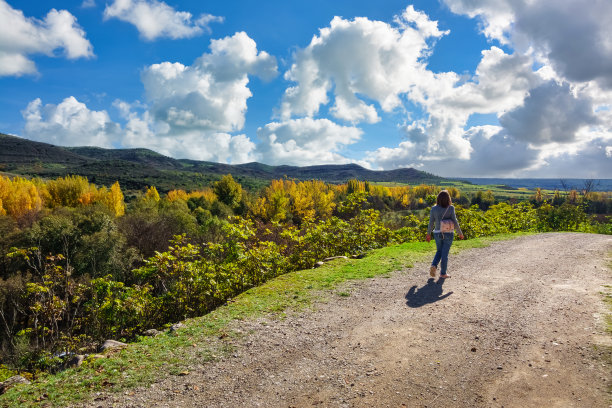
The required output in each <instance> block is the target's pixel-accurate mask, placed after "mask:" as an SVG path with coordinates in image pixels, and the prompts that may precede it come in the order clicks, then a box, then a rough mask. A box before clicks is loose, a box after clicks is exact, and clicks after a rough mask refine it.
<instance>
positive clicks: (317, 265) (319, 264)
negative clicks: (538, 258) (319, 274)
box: [314, 261, 325, 268]
mask: <svg viewBox="0 0 612 408" xmlns="http://www.w3.org/2000/svg"><path fill="white" fill-rule="evenodd" d="M323 265H325V263H324V262H321V261H319V262H317V263H316V264H315V265H314V267H315V268H318V267H320V266H323Z"/></svg>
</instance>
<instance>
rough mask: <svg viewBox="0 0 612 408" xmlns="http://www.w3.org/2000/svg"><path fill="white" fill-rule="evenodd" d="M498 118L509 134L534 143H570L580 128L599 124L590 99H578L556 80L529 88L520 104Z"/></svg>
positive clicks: (565, 85)
mask: <svg viewBox="0 0 612 408" xmlns="http://www.w3.org/2000/svg"><path fill="white" fill-rule="evenodd" d="M499 121H500V123H501V125H502V126H503V127H504V128H506V130H507V131H508V133H509V134H510V135H511V136H512V137H514V138H515V139H517V140H523V141H526V142H529V143H531V144H533V145H541V144H546V143H554V142H557V143H568V142H573V141H575V140H576V137H577V133H578V131H579V130H580V129H581V128H584V127H586V126H592V125H596V124H597V123H598V120H597V117H596V116H595V114H594V112H593V104H592V102H591V101H590V100H589V99H587V98H577V97H576V96H574V95H573V94H572V93H571V91H570V88H569V85H567V84H561V85H560V84H558V83H557V82H555V81H548V82H546V83H544V84H542V85H541V86H539V87H537V88H534V89H532V90H531V91H530V93H529V96H528V97H527V98H526V99H525V103H524V104H523V105H522V106H520V107H517V108H516V109H514V110H512V111H510V112H507V113H505V114H504V115H503V116H501V117H500V119H499Z"/></svg>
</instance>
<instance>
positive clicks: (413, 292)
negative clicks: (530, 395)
mask: <svg viewBox="0 0 612 408" xmlns="http://www.w3.org/2000/svg"><path fill="white" fill-rule="evenodd" d="M443 284H444V279H439V280H438V282H437V283H436V282H435V280H434V278H429V279H428V280H427V283H426V284H425V285H424V286H423V287H421V288H418V289H417V285H414V286H413V287H411V288H410V290H409V291H408V293H406V304H407V305H408V306H410V307H421V306H424V305H426V304H428V303H434V302H437V301H438V300H442V299H444V298H446V297H448V296H450V295H452V294H453V292H448V293H445V294H444V295H442V285H443Z"/></svg>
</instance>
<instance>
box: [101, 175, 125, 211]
mask: <svg viewBox="0 0 612 408" xmlns="http://www.w3.org/2000/svg"><path fill="white" fill-rule="evenodd" d="M103 202H104V204H105V205H106V206H107V207H108V208H109V209H110V210H111V211H112V212H113V214H115V217H121V216H122V215H124V214H125V201H124V197H123V192H122V191H121V186H120V185H119V182H118V181H115V183H114V184H113V185H112V186H111V188H110V190H109V191H108V193H107V194H106V199H105V200H104V201H103Z"/></svg>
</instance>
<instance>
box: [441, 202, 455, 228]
mask: <svg viewBox="0 0 612 408" xmlns="http://www.w3.org/2000/svg"><path fill="white" fill-rule="evenodd" d="M449 208H450V205H449V206H448V207H446V211H444V214H443V215H442V220H440V232H442V233H444V232H453V231H454V230H455V222H454V221H453V220H451V219H447V220H445V219H444V217H445V216H446V213H447V212H448V209H449Z"/></svg>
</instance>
